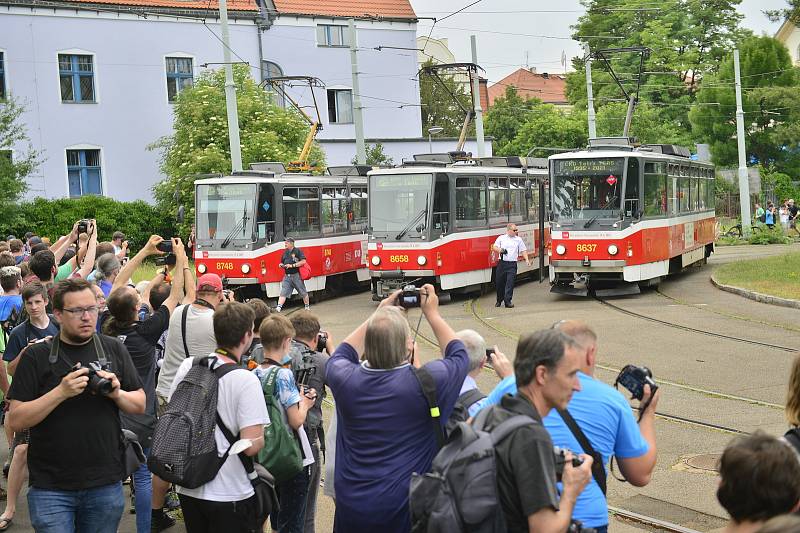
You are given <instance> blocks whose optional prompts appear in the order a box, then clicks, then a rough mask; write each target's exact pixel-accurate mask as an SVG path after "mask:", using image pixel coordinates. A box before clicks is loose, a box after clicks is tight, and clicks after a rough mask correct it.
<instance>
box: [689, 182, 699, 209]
mask: <svg viewBox="0 0 800 533" xmlns="http://www.w3.org/2000/svg"><path fill="white" fill-rule="evenodd" d="M699 194H700V180H699V179H697V178H692V195H691V203H690V204H689V207H690V210H691V211H697V210H699V209H700V197H699Z"/></svg>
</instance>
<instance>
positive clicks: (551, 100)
mask: <svg viewBox="0 0 800 533" xmlns="http://www.w3.org/2000/svg"><path fill="white" fill-rule="evenodd" d="M508 86H513V87H515V88H516V89H517V94H519V96H520V97H522V98H538V99H539V100H541V101H542V102H544V103H547V104H566V103H567V96H566V88H567V82H566V81H565V80H564V78H563V77H562V76H560V75H558V74H547V73H542V74H537V73H535V72H531V71H530V70H528V69H524V68H521V69H518V70H516V71H515V72H512V73H511V74H509V75H508V76H506V77H505V78H503V79H502V80H500V81H498V82H497V83H495V84H494V85H492V86H491V87H489V103H490V105H491V104H493V103H494V101H495V99H497V98H500V97H501V96H503V95H505V93H506V87H508Z"/></svg>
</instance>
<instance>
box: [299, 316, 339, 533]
mask: <svg viewBox="0 0 800 533" xmlns="http://www.w3.org/2000/svg"><path fill="white" fill-rule="evenodd" d="M290 320H291V323H292V326H293V327H294V331H295V334H294V339H293V340H292V346H291V349H290V350H289V355H290V356H291V357H292V370H294V374H295V381H297V384H298V386H302V387H307V388H312V389H314V390H315V391H317V399H316V401H315V402H314V406H313V407H312V408H311V409H309V411H308V414H307V415H306V421H305V424H304V426H305V429H306V435H308V441H309V443H310V445H311V451H312V452H313V454H314V464H312V465H311V466H310V469H311V470H310V472H309V481H308V496H307V497H306V506H305V508H306V517H305V533H314V531H315V528H314V522H315V517H316V509H317V494H318V492H319V480H320V477H321V475H322V469H321V467H322V465H321V462H320V445H321V446H322V448H323V451H324V447H325V441H324V439H325V433H324V430H323V420H322V402H323V400H324V399H325V396H326V392H325V365H326V364H327V362H328V357H329V356H330V354H332V353H333V351H334V349H335V346H334V344H333V339H332V337H331V335H330V333H328V332H327V331H321V327H320V325H319V319H318V318H317V317H316V316H315V315H314V314H313V313H311V311H299V312H297V313H295V314H293V315H292V316H291V318H290Z"/></svg>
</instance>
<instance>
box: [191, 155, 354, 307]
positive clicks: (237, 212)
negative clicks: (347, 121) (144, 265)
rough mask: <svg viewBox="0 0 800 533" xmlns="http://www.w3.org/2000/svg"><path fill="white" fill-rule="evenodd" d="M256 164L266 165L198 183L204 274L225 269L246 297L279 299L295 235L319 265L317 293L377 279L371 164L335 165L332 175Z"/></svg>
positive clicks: (314, 269)
mask: <svg viewBox="0 0 800 533" xmlns="http://www.w3.org/2000/svg"><path fill="white" fill-rule="evenodd" d="M251 168H255V169H261V170H247V171H242V172H235V173H233V175H231V176H225V177H222V176H220V177H217V178H209V179H201V180H197V181H196V182H195V224H196V236H197V243H196V248H195V268H196V269H197V272H198V273H199V274H204V273H206V272H213V273H216V274H219V275H220V276H221V277H222V278H223V279H224V280H225V281H227V284H228V286H230V287H231V288H234V289H236V288H238V289H240V291H239V292H240V294H239V296H240V297H265V296H266V297H269V298H275V297H277V296H278V295H279V293H280V282H281V280H282V279H283V275H284V271H283V269H281V268H279V267H278V264H279V263H280V262H281V254H282V253H283V250H284V247H285V245H284V239H285V238H286V237H292V238H294V239H295V246H297V247H298V248H301V249H302V250H303V252H304V253H305V255H306V257H307V259H308V263H309V265H310V267H311V275H312V277H311V278H310V279H309V280H307V281H306V282H305V283H306V288H307V289H308V290H309V292H314V291H322V290H325V289H326V288H328V287H330V286H331V285H335V284H347V285H353V284H356V283H358V282H366V281H367V280H368V279H369V271H368V269H367V265H366V255H367V253H366V249H367V237H366V233H365V230H366V227H367V179H366V177H365V174H366V170H368V169H369V167H340V168H331V169H329V172H331V174H332V175H326V176H314V175H309V174H294V173H286V172H284V169H283V165H281V164H280V163H256V164H254V165H251ZM359 171H360V175H359Z"/></svg>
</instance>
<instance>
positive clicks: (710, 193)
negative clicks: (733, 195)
mask: <svg viewBox="0 0 800 533" xmlns="http://www.w3.org/2000/svg"><path fill="white" fill-rule="evenodd" d="M706 205H707V206H708V208H709V209H716V208H717V196H716V187H715V184H714V173H713V172H712V173H711V179H710V180H708V185H707V190H706Z"/></svg>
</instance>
